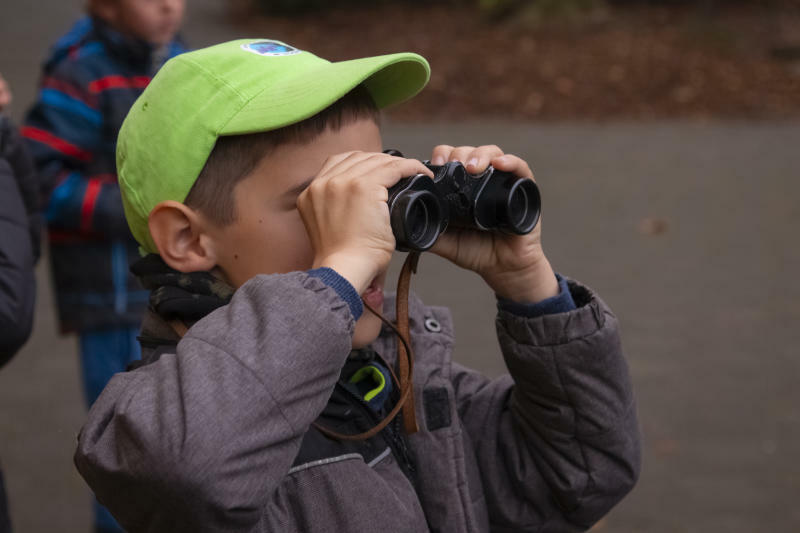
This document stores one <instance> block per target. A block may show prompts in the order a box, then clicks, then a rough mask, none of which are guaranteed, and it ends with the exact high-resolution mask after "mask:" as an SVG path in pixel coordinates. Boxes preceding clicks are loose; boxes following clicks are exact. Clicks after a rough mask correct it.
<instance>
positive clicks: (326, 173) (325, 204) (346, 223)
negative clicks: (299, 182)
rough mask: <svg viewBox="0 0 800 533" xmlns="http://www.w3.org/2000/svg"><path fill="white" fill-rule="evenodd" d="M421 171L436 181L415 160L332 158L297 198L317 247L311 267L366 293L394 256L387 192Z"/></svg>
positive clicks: (361, 156)
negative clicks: (328, 270)
mask: <svg viewBox="0 0 800 533" xmlns="http://www.w3.org/2000/svg"><path fill="white" fill-rule="evenodd" d="M419 173H422V174H427V175H428V176H431V177H433V173H432V172H431V171H430V170H429V169H428V168H427V167H426V166H425V165H423V164H422V163H421V162H420V161H417V160H415V159H405V158H402V157H394V156H390V155H387V154H381V153H369V152H348V153H344V154H339V155H335V156H332V157H329V158H328V160H327V161H326V162H325V164H324V165H323V166H322V170H320V171H319V173H318V174H317V176H316V177H315V178H314V180H313V181H312V182H311V185H309V186H308V187H307V188H306V190H305V191H303V193H302V194H301V195H300V196H299V197H298V198H297V208H298V210H299V211H300V216H301V217H302V218H303V223H304V224H305V226H306V231H307V232H308V235H309V237H310V240H311V246H312V247H313V249H314V264H313V268H319V267H329V268H332V269H334V270H335V271H336V272H338V273H339V275H340V276H342V277H344V278H345V279H347V281H349V282H350V284H351V285H353V287H355V289H356V290H357V291H358V293H359V294H362V293H363V292H364V291H365V290H366V289H367V287H369V284H370V282H371V281H372V280H373V279H374V278H375V277H376V276H377V275H378V274H380V273H382V272H383V271H385V270H386V268H387V267H388V265H389V261H390V260H391V258H392V253H393V252H394V247H395V240H394V234H393V233H392V226H391V224H390V222H389V205H388V204H387V203H386V202H387V200H388V199H389V192H388V188H389V187H391V186H392V185H394V184H395V183H397V182H398V181H400V179H401V178H404V177H407V176H413V175H415V174H419Z"/></svg>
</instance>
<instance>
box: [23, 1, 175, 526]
mask: <svg viewBox="0 0 800 533" xmlns="http://www.w3.org/2000/svg"><path fill="white" fill-rule="evenodd" d="M183 12H184V0H89V2H88V16H87V17H84V18H81V19H80V20H79V21H78V22H77V23H76V24H75V25H74V26H73V27H72V29H71V30H70V31H69V32H68V33H67V34H66V35H64V36H63V37H62V38H61V39H59V40H58V41H57V42H56V44H55V46H54V47H53V49H52V53H51V55H50V58H49V59H48V60H47V61H46V62H45V64H44V69H43V73H42V78H41V82H40V83H41V86H40V92H39V97H38V100H37V101H36V103H35V104H34V106H33V108H32V109H31V110H30V112H29V113H28V115H27V118H26V120H25V127H24V128H22V135H23V136H24V137H25V138H26V139H27V141H28V144H29V147H30V149H31V153H32V154H33V156H34V158H35V160H36V164H37V167H38V169H39V172H40V174H41V179H42V180H43V182H44V184H45V186H46V187H47V188H48V190H49V191H51V192H50V195H49V204H48V205H47V209H46V217H47V221H48V227H49V239H50V258H51V262H52V272H53V279H54V284H55V292H56V297H57V302H58V315H59V321H60V325H61V329H62V331H64V332H71V331H74V332H77V333H78V336H79V351H80V355H81V367H82V373H83V385H84V391H85V397H86V401H87V403H88V404H89V405H91V404H92V403H93V402H94V400H95V399H96V398H97V396H98V395H99V394H100V391H101V390H102V389H103V386H104V385H105V384H106V382H107V381H108V379H109V378H110V377H111V376H112V375H113V374H114V373H116V372H120V371H122V370H124V369H125V368H126V366H127V365H128V364H129V363H130V362H131V361H133V360H136V359H138V358H139V357H140V353H141V352H140V349H139V345H138V342H137V341H136V335H137V332H138V326H139V324H140V322H141V319H142V313H143V311H144V309H145V308H146V305H147V293H146V292H145V291H143V290H142V288H141V286H140V285H139V283H138V282H137V281H136V279H135V278H134V277H133V276H131V275H130V273H129V270H128V269H129V266H130V264H131V262H132V261H133V260H134V259H135V258H137V257H138V253H137V245H136V242H135V241H134V240H133V238H132V237H131V234H130V231H129V230H128V227H127V224H126V223H125V217H124V213H123V209H122V201H121V199H120V190H119V185H118V183H117V174H116V166H115V162H114V152H115V149H116V140H117V133H118V132H119V128H120V125H121V124H122V120H123V119H124V118H125V115H126V114H127V112H128V109H129V108H130V106H131V105H132V104H133V102H134V101H135V100H136V98H137V97H138V96H139V94H141V92H142V90H143V89H144V88H145V87H146V86H147V84H148V83H149V82H150V79H151V77H152V76H153V75H154V74H155V73H156V71H157V70H158V69H159V68H160V67H161V65H162V64H163V63H164V61H166V60H167V59H168V58H170V57H173V56H175V55H177V54H179V53H181V52H183V51H184V47H183V45H182V44H181V42H180V41H179V40H177V39H176V35H177V32H178V29H179V27H180V24H181V20H182V18H183ZM96 525H97V529H98V530H100V531H117V530H118V528H117V527H116V526H115V525H114V522H113V520H112V519H111V517H110V516H108V515H107V513H104V512H103V511H102V510H99V509H98V511H97V515H96Z"/></svg>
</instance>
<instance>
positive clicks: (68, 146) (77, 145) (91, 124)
mask: <svg viewBox="0 0 800 533" xmlns="http://www.w3.org/2000/svg"><path fill="white" fill-rule="evenodd" d="M47 74H48V75H47V76H45V78H44V79H43V81H42V84H41V87H40V90H39V97H38V99H37V101H36V103H35V104H34V106H33V108H31V110H30V112H29V113H28V115H27V117H26V119H25V125H24V127H23V128H22V130H21V133H22V136H23V137H24V138H25V140H26V141H27V145H28V147H29V149H30V152H31V154H32V155H33V158H34V160H35V163H36V168H37V170H38V171H39V175H40V177H41V180H42V188H43V190H44V191H45V193H46V195H47V197H48V202H47V210H46V216H47V221H48V223H49V225H50V226H51V227H52V228H55V229H59V230H66V231H80V232H84V233H90V234H103V235H106V236H109V237H127V236H128V235H129V234H130V232H129V230H128V226H127V223H126V222H125V213H124V211H123V207H122V196H121V194H120V190H119V185H118V183H117V178H116V175H115V174H99V175H94V174H91V173H90V171H89V169H90V168H91V163H92V160H93V158H94V157H95V154H97V153H99V152H101V151H102V150H103V146H104V145H105V144H106V143H108V142H110V141H109V139H107V138H106V137H107V135H108V133H107V132H106V128H105V120H104V117H103V113H102V104H101V102H100V100H99V97H98V95H97V94H94V93H92V92H91V91H90V90H89V88H88V87H89V83H90V81H91V80H92V78H93V76H92V74H91V73H89V72H87V71H85V70H84V69H83V68H82V66H81V64H80V63H78V62H77V61H71V60H64V61H63V62H62V63H61V64H59V65H58V66H56V67H55V68H54V69H53V71H51V72H48V73H47Z"/></svg>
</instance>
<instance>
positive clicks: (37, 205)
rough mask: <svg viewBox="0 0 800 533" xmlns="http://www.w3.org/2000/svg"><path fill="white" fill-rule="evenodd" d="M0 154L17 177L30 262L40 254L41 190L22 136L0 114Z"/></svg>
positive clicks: (35, 259) (41, 224)
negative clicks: (25, 223)
mask: <svg viewBox="0 0 800 533" xmlns="http://www.w3.org/2000/svg"><path fill="white" fill-rule="evenodd" d="M0 158H2V159H5V160H6V161H7V162H8V164H9V166H10V167H11V171H12V172H13V174H14V177H15V178H16V181H17V187H18V188H19V193H20V195H21V197H22V202H23V204H24V206H25V211H26V212H27V215H28V229H29V234H30V237H31V246H32V249H33V258H34V262H36V261H38V260H39V256H40V255H41V239H42V229H43V228H44V224H43V215H42V207H43V206H42V205H41V199H42V191H41V183H40V180H39V175H38V174H37V172H36V168H35V166H34V163H33V159H32V158H31V156H30V154H29V153H28V150H27V147H26V146H25V144H24V142H23V140H22V137H20V136H19V134H18V133H17V130H16V127H15V126H14V124H13V123H12V122H11V121H10V120H8V119H7V118H6V117H3V116H0Z"/></svg>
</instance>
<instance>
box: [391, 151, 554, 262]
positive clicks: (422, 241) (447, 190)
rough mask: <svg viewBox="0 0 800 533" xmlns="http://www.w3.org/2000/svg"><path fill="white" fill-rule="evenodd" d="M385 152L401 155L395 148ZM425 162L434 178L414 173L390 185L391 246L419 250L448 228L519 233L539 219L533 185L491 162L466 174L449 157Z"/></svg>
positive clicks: (531, 226) (403, 249) (430, 243)
mask: <svg viewBox="0 0 800 533" xmlns="http://www.w3.org/2000/svg"><path fill="white" fill-rule="evenodd" d="M387 153H389V154H390V155H396V156H400V157H402V154H401V153H400V152H398V151H396V150H387ZM425 166H426V167H428V168H429V169H431V170H432V171H433V174H434V178H433V179H431V178H430V177H429V176H426V175H425V174H417V175H416V176H410V177H408V178H403V179H401V180H400V181H399V182H398V183H397V184H396V185H394V186H392V187H391V188H390V189H389V218H390V221H391V225H392V232H393V233H394V237H395V241H396V248H397V249H398V250H400V251H418V252H424V251H425V250H427V249H429V248H430V247H431V246H433V244H434V243H435V242H436V239H438V238H439V235H440V234H441V233H443V232H444V231H445V230H446V229H447V228H448V227H460V228H470V229H475V230H481V231H498V232H502V233H509V234H517V235H524V234H526V233H530V232H531V230H533V228H534V227H536V224H537V222H538V221H539V214H540V211H541V195H540V194H539V188H538V187H537V186H536V183H535V182H534V181H533V180H531V179H527V178H520V177H517V176H514V175H512V174H510V173H508V172H503V171H500V170H497V169H495V168H492V167H491V166H490V167H489V168H487V169H486V170H485V171H483V172H481V173H480V174H470V173H468V172H467V170H466V169H465V168H464V166H463V165H462V164H461V163H460V162H458V161H453V162H450V163H446V164H444V165H431V164H430V163H429V162H425Z"/></svg>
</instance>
